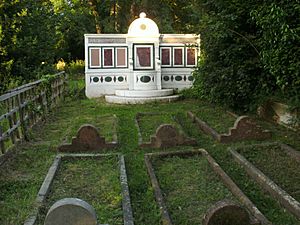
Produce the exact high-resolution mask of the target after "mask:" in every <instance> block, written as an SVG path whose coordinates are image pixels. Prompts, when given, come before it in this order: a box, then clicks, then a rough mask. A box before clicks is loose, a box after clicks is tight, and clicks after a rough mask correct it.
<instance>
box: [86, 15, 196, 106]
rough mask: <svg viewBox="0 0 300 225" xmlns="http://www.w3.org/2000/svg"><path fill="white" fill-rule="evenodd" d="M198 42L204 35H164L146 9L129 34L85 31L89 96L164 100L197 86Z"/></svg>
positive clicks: (126, 99) (134, 102)
mask: <svg viewBox="0 0 300 225" xmlns="http://www.w3.org/2000/svg"><path fill="white" fill-rule="evenodd" d="M199 46H200V36H199V35H195V34H160V33H159V29H158V27H157V25H156V23H155V22H154V21H153V20H151V19H149V18H146V14H145V13H141V14H140V18H138V19H136V20H134V21H133V22H132V23H131V25H130V26H129V29H128V33H127V34H85V83H86V96H87V97H88V98H96V97H100V96H103V95H105V96H106V100H107V101H108V102H114V100H111V99H116V98H118V101H117V102H115V103H122V100H119V99H122V98H123V100H124V101H123V103H133V104H136V103H143V101H142V100H141V99H137V100H136V99H134V98H142V99H145V98H147V97H148V98H151V99H155V98H156V99H155V100H159V98H160V97H161V98H162V99H164V101H165V100H166V97H167V96H166V93H167V94H168V95H172V94H173V92H172V90H174V89H176V90H181V89H184V88H188V87H191V86H192V85H193V76H192V72H193V70H194V68H195V66H196V64H197V59H198V56H199V54H200V52H199ZM162 89H163V90H164V89H169V90H167V91H161V90H162ZM122 90H123V91H122ZM107 95H109V96H107ZM110 95H114V96H112V97H111V96H110ZM128 98H129V100H128ZM174 98H175V97H174V96H173V97H172V98H171V99H172V100H174ZM148 100H150V99H148Z"/></svg>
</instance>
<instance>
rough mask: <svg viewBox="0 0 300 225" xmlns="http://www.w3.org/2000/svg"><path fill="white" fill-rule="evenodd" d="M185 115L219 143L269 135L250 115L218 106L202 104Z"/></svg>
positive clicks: (255, 138)
mask: <svg viewBox="0 0 300 225" xmlns="http://www.w3.org/2000/svg"><path fill="white" fill-rule="evenodd" d="M187 115H188V117H189V118H190V119H191V120H192V121H193V122H194V123H196V124H197V126H198V127H199V129H201V130H202V131H203V132H204V133H206V134H208V135H211V136H212V137H213V138H214V139H215V140H217V141H219V142H221V143H229V142H234V141H242V140H265V139H268V138H270V137H271V132H270V131H268V130H263V129H262V128H261V127H260V126H258V125H257V124H256V122H255V121H254V120H253V119H251V118H250V117H248V116H237V115H235V114H233V113H230V112H227V111H224V110H223V109H221V108H218V107H208V106H203V107H201V109H199V110H197V111H195V112H191V111H188V112H187Z"/></svg>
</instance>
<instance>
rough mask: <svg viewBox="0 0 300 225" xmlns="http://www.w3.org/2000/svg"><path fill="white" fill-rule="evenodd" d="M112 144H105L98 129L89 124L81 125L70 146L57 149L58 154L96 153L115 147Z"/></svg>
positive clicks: (65, 145)
mask: <svg viewBox="0 0 300 225" xmlns="http://www.w3.org/2000/svg"><path fill="white" fill-rule="evenodd" d="M115 146H116V144H114V143H106V142H105V138H104V137H102V136H100V134H99V131H98V129H97V128H96V127H95V126H93V125H90V124H85V125H82V126H81V127H80V128H79V130H78V131H77V135H76V137H74V138H73V139H72V144H64V145H61V146H59V147H58V151H59V152H84V151H98V150H101V149H103V148H112V147H115Z"/></svg>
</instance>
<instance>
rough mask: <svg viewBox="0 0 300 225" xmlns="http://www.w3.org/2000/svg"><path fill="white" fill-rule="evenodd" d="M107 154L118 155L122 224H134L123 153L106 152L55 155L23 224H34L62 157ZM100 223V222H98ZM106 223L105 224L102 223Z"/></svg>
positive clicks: (105, 155) (73, 157) (100, 155)
mask: <svg viewBox="0 0 300 225" xmlns="http://www.w3.org/2000/svg"><path fill="white" fill-rule="evenodd" d="M107 156H117V157H118V164H119V173H120V177H119V180H120V186H121V195H122V211H123V222H124V225H134V218H133V213H132V208H131V201H130V194H129V187H128V183H127V172H126V165H125V160H124V155H122V154H119V153H107V154H92V153H91V154H89V153H84V154H80V153H79V154H76V153H72V154H59V155H57V156H56V157H55V159H54V162H53V164H52V166H51V167H50V168H49V170H48V173H47V175H46V177H45V179H44V181H43V184H42V186H41V188H40V191H39V192H38V195H37V198H36V208H35V209H34V210H33V212H32V213H31V215H30V216H29V217H28V219H27V220H26V221H25V223H24V225H36V222H37V217H38V214H39V211H40V208H41V206H42V204H43V203H44V201H45V199H46V197H47V195H48V193H49V191H50V188H51V185H52V183H53V180H54V178H55V176H56V174H57V171H58V169H59V166H60V165H61V163H62V160H64V159H76V158H82V157H84V158H86V157H91V158H103V157H107ZM99 225H101V224H99ZM102 225H107V224H102Z"/></svg>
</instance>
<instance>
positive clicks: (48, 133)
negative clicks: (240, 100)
mask: <svg viewBox="0 0 300 225" xmlns="http://www.w3.org/2000/svg"><path fill="white" fill-rule="evenodd" d="M187 111H193V112H195V113H196V114H197V116H199V117H201V118H202V119H203V120H205V121H206V122H207V123H208V124H209V125H211V126H212V127H215V128H216V130H218V131H219V132H226V131H227V128H229V127H231V126H233V121H234V120H232V118H231V116H228V114H227V112H226V110H225V109H222V108H219V107H215V106H213V105H210V104H208V103H206V102H203V101H200V100H187V99H186V100H181V101H177V102H173V103H151V104H145V105H113V104H108V103H106V102H105V101H104V99H102V98H101V99H86V98H79V97H78V96H77V97H73V98H72V97H69V98H66V99H65V100H64V102H63V103H62V104H61V105H60V106H59V107H58V108H57V109H55V110H54V111H53V112H52V113H51V114H50V115H48V116H47V118H46V121H43V122H40V123H39V124H38V125H36V126H35V127H34V128H33V129H32V131H31V133H30V136H31V138H30V141H28V142H23V143H21V144H19V145H18V146H17V147H16V149H17V150H16V152H15V153H14V154H13V155H12V156H11V157H10V158H9V159H8V160H7V161H6V163H5V164H3V165H2V166H1V167H0V224H1V225H17V224H23V223H24V221H25V220H26V219H27V217H28V215H30V213H31V211H32V209H33V207H34V204H35V198H36V195H37V193H38V190H39V188H40V186H41V184H42V182H43V180H44V177H45V176H46V174H47V171H48V169H49V167H50V166H51V164H52V162H53V160H54V158H55V156H56V155H57V147H58V146H59V145H61V144H62V143H67V142H70V140H71V137H72V136H75V135H76V132H77V130H78V128H79V127H80V126H81V125H82V124H85V123H90V124H93V125H95V126H96V127H98V128H99V130H100V133H101V134H103V135H104V136H105V137H106V138H107V140H108V141H109V140H111V139H112V136H113V133H112V129H114V128H113V127H114V126H113V125H112V121H111V120H110V119H107V118H110V115H116V116H117V118H118V123H117V126H116V131H117V134H118V143H119V145H118V147H117V148H115V149H107V150H104V151H103V152H104V153H117V152H118V153H121V154H124V156H125V161H126V169H127V176H128V184H129V191H130V197H131V204H132V209H133V217H134V222H135V224H137V225H158V224H160V223H161V222H160V221H161V215H160V211H159V208H158V206H157V203H156V201H155V197H154V193H153V188H152V186H151V181H150V178H149V176H148V174H147V169H146V166H145V163H144V155H145V154H146V153H152V152H160V151H164V152H167V151H174V150H175V151H184V150H191V149H193V148H196V149H197V148H204V149H205V150H206V151H207V152H208V153H209V154H210V155H211V156H212V157H213V158H214V159H215V160H216V161H217V162H218V163H219V164H220V166H221V167H222V168H223V170H224V171H225V172H226V173H227V174H228V175H229V176H230V177H231V178H232V179H233V181H234V182H235V183H236V184H237V185H238V186H239V188H240V189H241V190H242V191H243V192H244V193H245V194H246V195H247V196H248V197H249V198H250V200H251V201H252V202H253V203H254V204H255V205H256V206H257V207H258V209H259V210H260V211H261V212H262V213H263V214H264V215H265V216H266V217H267V218H268V219H269V220H270V221H271V222H272V223H273V224H276V225H297V224H300V222H299V220H297V219H296V217H295V216H293V215H292V214H291V213H290V212H289V211H287V210H285V209H284V208H283V207H282V206H280V204H279V203H278V202H277V201H276V200H274V199H273V198H272V197H271V196H270V195H269V194H268V193H267V192H265V191H263V190H262V188H261V187H260V186H259V185H258V184H257V183H256V182H255V181H254V180H253V179H251V178H250V177H249V176H248V175H247V174H246V172H245V170H244V169H243V168H242V167H241V166H239V164H238V163H237V162H236V161H235V160H234V158H233V156H232V155H231V153H230V150H229V147H230V148H234V149H240V150H239V152H240V153H243V154H244V156H245V157H246V158H247V159H248V160H250V161H251V163H253V164H254V165H255V166H257V167H258V168H259V169H260V170H262V171H263V172H264V173H265V174H267V175H268V176H269V177H270V178H271V179H273V180H275V181H276V183H277V184H279V185H282V187H283V188H286V189H287V190H286V191H287V192H289V194H291V195H292V196H294V197H295V198H296V199H297V200H299V198H300V197H299V191H300V190H299V187H300V175H299V171H300V170H299V163H298V164H297V163H295V162H291V159H290V158H289V157H287V156H286V155H284V154H283V153H282V152H280V151H279V150H278V148H277V147H271V150H270V149H269V150H266V148H265V147H259V146H257V147H252V148H251V149H244V148H243V146H246V145H247V146H248V145H252V144H261V143H271V142H282V143H285V144H288V145H290V146H292V147H293V148H295V149H296V150H299V149H300V135H299V133H297V132H294V131H292V130H289V129H287V128H285V127H282V126H279V125H274V124H271V123H268V122H264V121H262V120H260V119H258V118H256V117H255V116H254V115H252V117H254V118H255V120H256V121H257V123H258V124H259V125H261V126H262V127H263V128H264V129H268V130H270V131H271V132H272V138H270V139H268V140H266V141H240V142H235V143H230V144H222V143H218V142H216V141H215V140H214V139H213V138H212V137H211V136H209V135H206V134H204V133H203V132H201V131H200V130H199V129H198V128H197V126H196V125H195V124H193V123H192V122H191V120H190V119H189V118H188V117H187V114H186V112H187ZM145 112H149V113H161V115H159V114H157V115H154V116H153V117H152V118H151V117H149V118H147V119H144V120H143V121H142V122H141V126H142V127H141V131H142V136H143V139H146V140H147V139H148V138H150V135H151V134H153V133H154V131H155V127H156V126H157V125H159V124H158V123H157V121H163V122H168V123H171V124H176V126H179V124H180V126H181V127H182V129H183V130H184V131H185V133H186V134H187V135H188V136H189V137H192V138H195V139H196V140H197V143H198V146H196V147H190V146H180V147H174V148H169V149H150V148H146V149H141V148H139V147H138V129H137V127H136V124H135V118H136V115H137V114H138V113H145ZM226 118H228V119H226ZM268 151H269V152H268ZM199 158H200V157H192V158H178V157H173V158H168V159H155V160H153V166H154V169H155V172H156V176H157V178H158V180H159V183H160V186H161V189H162V192H163V196H164V198H165V201H166V204H167V207H168V210H169V213H170V216H171V218H172V221H173V223H174V224H178V225H185V224H188V225H193V224H200V223H201V220H202V217H203V215H204V213H205V212H206V211H207V209H208V205H209V204H211V202H212V201H214V200H215V199H219V198H223V197H227V198H229V199H233V200H234V197H233V196H232V195H231V193H229V192H228V191H227V189H226V188H224V185H223V184H222V183H220V182H219V181H218V179H217V178H216V175H215V174H214V173H212V172H211V170H209V169H208V167H209V165H208V164H207V163H206V161H203V160H202V161H201V160H198V159H199ZM115 164H116V161H115V159H113V158H110V159H109V160H107V161H105V162H100V163H97V162H96V161H93V160H90V159H89V160H87V159H82V160H76V161H72V160H70V161H68V160H67V161H66V163H65V164H63V165H62V166H61V168H60V172H59V173H58V175H57V178H56V180H55V181H54V183H53V185H52V191H51V193H50V196H49V197H48V199H47V204H52V203H53V201H55V200H57V199H59V198H63V197H79V198H82V199H83V200H86V201H87V202H89V203H90V204H91V205H92V206H93V207H94V208H95V209H96V213H97V215H98V219H99V222H100V223H109V224H122V210H121V199H120V198H121V197H120V189H119V187H118V184H119V180H118V171H116V170H115V169H114V168H115V166H114V165H115ZM285 165H288V166H285ZM99 177H100V178H99ZM203 180H209V182H207V184H208V185H205V184H206V183H203ZM203 184H204V186H201V185H203ZM98 187H101V188H98ZM202 189H204V190H205V191H204V192H202V191H201V190H202ZM99 196H100V197H99ZM195 196H197V197H195ZM201 198H202V200H201ZM203 202H206V203H205V204H203ZM45 207H46V208H47V206H45ZM45 210H46V209H45ZM42 211H43V210H42ZM44 213H45V212H44ZM41 224H42V223H41Z"/></svg>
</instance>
